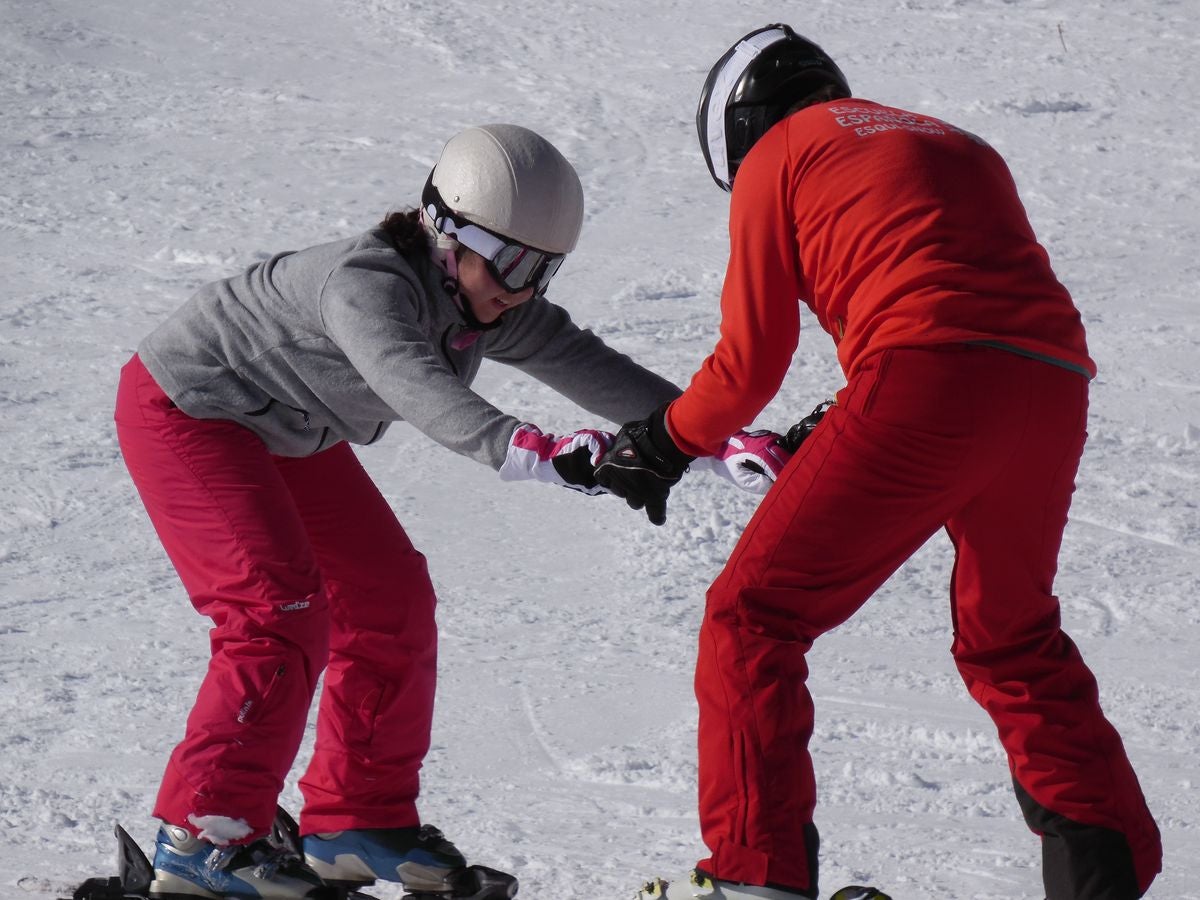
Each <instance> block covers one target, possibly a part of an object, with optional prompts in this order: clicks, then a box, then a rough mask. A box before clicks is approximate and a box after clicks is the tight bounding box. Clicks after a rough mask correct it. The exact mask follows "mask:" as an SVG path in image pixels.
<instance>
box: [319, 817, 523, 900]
mask: <svg viewBox="0 0 1200 900" xmlns="http://www.w3.org/2000/svg"><path fill="white" fill-rule="evenodd" d="M302 845H303V848H304V857H305V860H306V861H307V862H308V864H309V865H310V866H311V867H312V869H313V871H314V872H316V873H317V874H318V875H319V876H320V877H321V879H322V880H323V881H324V882H325V883H326V884H330V885H335V886H337V887H341V888H350V889H355V888H359V887H363V886H364V885H368V884H372V883H373V882H375V881H376V880H379V881H393V882H399V883H400V884H401V885H403V886H404V890H405V892H406V893H409V894H434V895H440V896H443V897H452V898H455V900H508V898H510V897H512V896H513V895H514V894H516V892H517V880H516V879H515V878H513V877H512V876H511V875H508V874H505V873H504V872H497V871H496V870H495V869H489V868H486V867H485V866H468V865H467V861H466V859H465V858H464V857H463V855H462V853H460V852H459V850H458V848H457V847H455V846H454V844H452V843H451V842H450V841H448V840H447V839H446V837H445V835H443V834H442V833H441V832H440V831H438V829H436V828H434V827H433V826H432V825H421V826H419V827H418V826H413V827H410V828H356V829H352V830H349V831H336V832H333V833H331V834H306V835H305V836H304V837H303V839H302Z"/></svg>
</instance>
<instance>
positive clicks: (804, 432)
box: [782, 400, 833, 453]
mask: <svg viewBox="0 0 1200 900" xmlns="http://www.w3.org/2000/svg"><path fill="white" fill-rule="evenodd" d="M831 406H833V401H832V400H825V401H823V402H821V403H818V404H817V408H816V409H814V410H813V411H812V412H810V413H809V414H808V415H807V416H805V417H804V418H803V419H801V420H800V421H799V422H797V423H796V424H795V425H793V426H792V427H791V428H789V429H788V432H787V434H786V435H784V437H783V441H782V444H783V449H784V450H786V451H787V452H788V453H795V452H796V449H797V448H798V447H799V446H800V445H801V444H803V443H804V439H805V438H806V437H808V436H809V435H810V434H812V432H813V429H814V428H816V427H817V425H818V424H819V423H820V421H821V419H822V418H824V416H825V413H826V412H828V411H829V407H831Z"/></svg>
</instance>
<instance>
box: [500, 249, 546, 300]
mask: <svg viewBox="0 0 1200 900" xmlns="http://www.w3.org/2000/svg"><path fill="white" fill-rule="evenodd" d="M563 259H564V256H563V255H562V254H558V253H543V252H542V251H541V250H534V249H533V248H532V247H526V246H524V245H523V244H505V245H504V246H503V247H501V248H500V250H499V251H498V252H497V253H496V254H495V255H494V256H493V257H492V258H491V259H489V260H488V268H489V269H490V270H491V273H492V275H493V276H494V277H495V279H496V280H497V281H498V282H500V284H502V285H504V288H505V290H507V291H509V292H511V293H514V294H516V293H519V292H520V291H523V290H525V289H526V288H530V287H532V288H536V291H537V293H541V292H542V291H544V290H545V289H546V285H548V284H549V283H550V279H551V278H553V277H554V273H555V272H557V271H558V267H559V266H561V265H562V261H563Z"/></svg>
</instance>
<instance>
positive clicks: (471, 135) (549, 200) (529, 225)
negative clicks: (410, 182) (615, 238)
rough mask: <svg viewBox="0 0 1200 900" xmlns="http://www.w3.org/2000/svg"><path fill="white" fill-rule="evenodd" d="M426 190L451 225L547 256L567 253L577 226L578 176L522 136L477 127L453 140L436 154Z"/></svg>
mask: <svg viewBox="0 0 1200 900" xmlns="http://www.w3.org/2000/svg"><path fill="white" fill-rule="evenodd" d="M429 184H430V185H431V186H432V187H433V188H435V189H436V190H437V193H438V194H439V195H440V199H441V201H442V202H443V203H444V204H445V206H446V208H447V209H448V210H450V211H451V212H452V213H453V214H455V215H456V217H461V218H463V219H466V220H468V221H469V222H471V223H473V224H475V225H479V226H480V227H482V228H485V229H487V230H488V231H491V232H493V233H495V234H497V235H500V236H501V237H505V238H508V239H510V240H513V241H519V242H520V243H522V244H525V245H526V246H529V247H532V248H535V249H538V250H542V251H545V252H547V253H552V254H566V253H570V252H571V251H572V250H574V249H575V243H576V241H578V239H579V231H580V228H581V227H582V226H583V186H582V185H581V184H580V183H579V175H578V174H576V172H575V169H574V167H573V166H572V165H571V164H570V163H569V162H568V161H567V159H566V157H565V156H563V155H562V154H561V153H560V152H559V151H558V149H557V148H555V146H554V145H553V144H551V143H550V142H549V141H548V140H546V139H545V138H544V137H542V136H541V135H539V134H537V133H536V132H533V131H530V130H529V129H528V128H522V127H521V126H519V125H479V126H476V127H472V128H468V129H466V130H465V131H462V132H459V133H458V134H456V135H455V136H454V137H452V138H451V139H450V140H449V141H448V142H447V143H446V146H445V147H443V148H442V154H441V156H440V157H438V161H437V164H436V165H435V166H434V167H433V171H432V172H431V173H430V176H429ZM422 205H427V204H425V203H423V204H422Z"/></svg>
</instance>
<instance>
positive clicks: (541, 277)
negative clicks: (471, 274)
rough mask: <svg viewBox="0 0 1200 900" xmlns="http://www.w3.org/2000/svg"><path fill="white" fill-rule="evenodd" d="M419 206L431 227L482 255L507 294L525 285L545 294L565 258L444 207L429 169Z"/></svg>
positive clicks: (523, 287) (535, 292)
mask: <svg viewBox="0 0 1200 900" xmlns="http://www.w3.org/2000/svg"><path fill="white" fill-rule="evenodd" d="M421 205H422V206H424V207H425V214H426V215H428V216H429V218H430V220H431V221H432V222H433V227H434V228H436V229H437V230H438V231H439V232H441V233H442V234H444V235H446V236H447V237H452V238H454V239H455V240H456V241H458V242H459V243H460V244H462V245H463V246H464V247H466V248H467V249H468V250H473V251H474V252H475V253H478V254H479V255H480V256H481V257H483V261H484V263H485V264H486V265H487V270H488V273H489V274H490V275H491V276H492V277H493V278H494V279H496V283H497V284H499V285H501V286H502V287H503V288H504V289H505V290H506V291H508V292H509V293H510V294H519V293H520V292H521V291H523V290H526V289H527V288H533V289H534V291H533V292H534V294H535V295H537V294H541V293H544V292H545V290H546V285H548V284H549V283H550V279H551V278H553V277H554V274H555V273H556V272H557V271H558V267H559V266H561V265H562V262H563V260H564V259H566V258H567V255H566V254H565V253H548V252H546V251H545V250H538V249H537V248H536V247H530V246H529V245H527V244H521V243H518V242H517V241H513V240H510V239H509V238H505V237H501V236H500V235H498V234H496V233H495V232H493V231H489V230H488V229H486V228H484V227H483V226H482V225H476V224H475V223H474V222H469V221H467V220H466V219H463V218H460V217H459V216H457V215H456V214H455V213H454V212H453V211H452V210H451V209H450V208H449V207H448V206H446V204H445V201H443V200H442V195H441V194H440V193H439V192H438V189H437V188H436V187H434V185H433V173H432V172H431V173H430V175H429V180H428V181H426V182H425V190H424V191H423V192H422V195H421Z"/></svg>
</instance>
